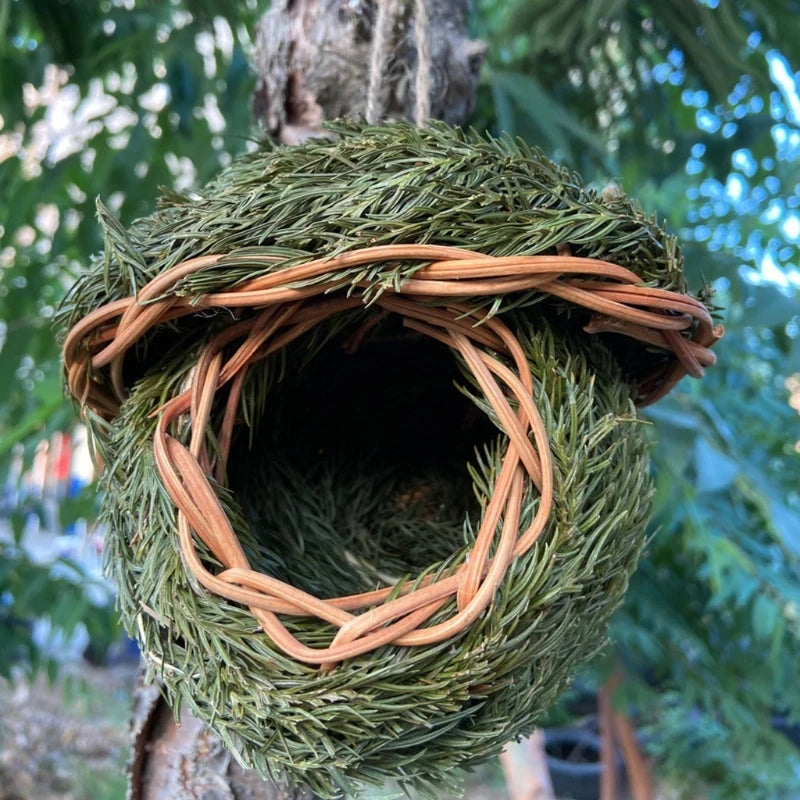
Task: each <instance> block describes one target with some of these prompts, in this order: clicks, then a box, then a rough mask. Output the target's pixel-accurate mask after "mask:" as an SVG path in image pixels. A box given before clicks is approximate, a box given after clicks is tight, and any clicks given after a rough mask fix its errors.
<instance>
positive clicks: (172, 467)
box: [64, 244, 723, 666]
mask: <svg viewBox="0 0 800 800" xmlns="http://www.w3.org/2000/svg"><path fill="white" fill-rule="evenodd" d="M225 258H226V257H225V256H222V255H208V256H200V257H197V258H192V259H190V260H188V261H185V262H183V263H181V264H179V265H177V266H175V267H173V268H171V269H169V270H166V271H165V272H163V273H162V274H160V275H159V276H158V277H156V278H154V279H153V280H152V281H150V283H148V284H147V285H146V286H145V287H143V288H142V289H141V291H140V292H139V293H138V295H137V296H135V297H128V298H125V299H122V300H117V301H115V302H112V303H109V304H107V305H105V306H103V307H101V308H99V309H97V310H95V311H93V312H92V313H90V314H88V315H87V316H86V317H84V318H83V319H82V320H80V321H79V322H78V323H77V324H76V325H75V326H74V327H73V328H72V329H71V330H70V332H69V334H68V336H67V339H66V342H65V345H64V363H65V368H66V372H67V380H68V385H69V389H70V391H71V393H72V394H73V396H74V397H75V398H76V399H77V400H78V401H79V402H80V403H81V405H82V406H83V407H88V408H90V409H92V410H93V411H94V412H95V413H98V414H99V415H101V416H103V417H104V418H106V419H113V417H115V416H116V414H117V413H118V411H119V408H120V404H121V402H122V401H123V400H124V397H125V394H126V392H125V387H124V385H123V378H122V366H123V360H124V357H125V353H126V352H127V351H128V350H129V349H130V348H131V347H132V346H133V345H134V344H135V343H136V342H137V341H139V340H140V339H141V338H142V337H143V336H144V335H145V334H146V333H147V332H148V331H150V330H151V329H152V328H154V327H155V326H157V325H160V324H161V323H163V322H166V321H168V320H174V319H177V318H179V317H183V316H187V315H191V314H195V313H197V312H198V311H202V310H204V309H210V308H225V309H229V310H233V311H241V310H242V309H253V310H255V313H254V314H253V315H252V316H249V317H247V318H246V319H239V320H238V321H234V322H233V323H232V324H231V325H230V326H229V327H228V328H226V329H225V330H224V331H223V332H222V333H220V334H218V335H217V336H215V337H214V338H213V339H211V341H209V342H208V343H207V344H206V345H205V347H204V349H203V350H202V352H201V354H200V356H199V357H198V360H197V363H196V365H195V367H194V371H193V375H192V379H191V386H190V388H188V389H187V390H186V391H184V392H182V393H181V394H179V395H177V396H175V397H173V398H172V399H170V400H169V401H167V402H166V403H165V404H164V405H163V406H162V407H161V408H159V409H157V410H156V411H155V412H154V415H157V416H158V423H157V426H156V430H155V435H154V439H153V449H154V454H155V460H156V465H157V468H158V471H159V474H160V476H161V479H162V480H163V482H164V486H165V487H166V490H167V492H168V494H169V496H170V497H171V499H172V501H173V502H174V504H175V506H176V509H177V519H178V533H179V542H180V547H181V551H182V553H183V557H184V563H185V564H186V565H187V567H188V568H189V570H191V572H192V574H193V575H194V576H195V578H196V579H197V581H198V582H199V583H200V584H201V585H202V586H204V587H205V588H206V589H208V590H209V591H211V592H213V593H215V594H217V595H220V596H222V597H225V598H227V599H228V600H233V601H235V602H239V603H243V604H245V605H247V606H248V607H249V608H250V610H251V611H252V613H253V615H254V616H255V617H256V619H257V620H258V623H259V624H260V626H261V628H262V629H263V631H264V632H265V633H266V634H267V635H268V636H269V637H270V638H271V639H272V641H273V642H274V643H275V644H276V645H277V646H278V647H279V648H281V649H282V650H283V651H284V652H285V653H286V654H288V655H289V656H291V657H293V658H295V659H297V660H298V661H302V662H305V663H309V664H320V665H329V666H330V665H333V664H335V663H337V662H339V661H342V660H343V659H347V658H351V657H353V656H356V655H359V654H361V653H366V652H368V651H370V650H373V649H375V648H377V647H379V646H381V645H384V644H389V643H391V644H394V645H400V646H418V645H428V644H433V643H436V642H441V641H443V640H445V639H448V638H450V637H453V636H455V635H457V634H458V633H460V632H462V631H463V630H465V629H466V628H467V627H468V626H469V625H470V624H471V623H472V622H473V621H474V620H475V619H476V618H477V617H478V616H480V614H481V613H482V612H483V611H484V610H485V609H486V608H487V606H488V605H489V604H490V603H491V601H492V598H493V595H494V592H495V590H496V588H497V587H498V585H499V584H500V582H501V581H502V579H503V577H504V575H505V573H506V571H507V569H508V567H509V565H510V563H511V562H512V561H513V559H515V558H516V557H518V556H521V555H522V554H524V553H525V552H527V551H528V550H529V549H530V548H531V546H532V545H533V544H534V542H535V541H536V539H537V538H538V536H539V535H540V534H541V532H542V530H543V529H544V527H545V524H546V522H547V519H548V516H549V514H550V511H551V508H552V504H553V467H552V458H551V454H550V447H549V443H548V437H547V432H546V430H545V428H544V424H543V422H542V418H541V416H540V414H539V412H538V410H537V408H536V405H535V403H534V399H533V398H534V389H533V382H532V379H531V375H530V370H529V368H528V363H527V359H526V357H525V353H524V352H523V349H522V347H521V345H520V344H519V342H518V341H517V338H516V337H515V336H514V334H513V333H512V332H511V330H509V328H508V327H507V326H506V325H505V324H503V322H501V321H500V320H499V319H498V318H496V317H491V316H488V315H487V314H486V313H485V312H476V311H475V310H474V309H470V308H469V307H468V306H466V305H464V304H463V303H458V302H452V303H450V302H449V298H454V299H455V298H465V297H478V296H500V295H504V294H506V293H509V292H518V291H524V290H531V289H535V290H537V291H539V292H542V293H547V294H550V295H553V296H554V297H558V298H561V299H562V300H567V301H570V302H572V303H574V304H576V305H578V306H582V307H584V308H587V309H590V310H592V311H593V312H595V313H594V315H593V317H592V319H591V321H590V322H589V323H588V324H587V325H586V326H585V328H584V330H586V331H587V332H589V333H600V332H608V331H610V332H614V333H620V334H624V335H626V336H629V337H632V338H634V339H637V340H639V341H641V342H644V343H646V344H648V345H652V346H656V347H659V348H663V349H665V350H669V351H672V353H674V355H675V361H674V362H673V363H671V364H669V365H668V366H666V367H661V368H659V370H658V371H657V372H656V373H654V374H653V375H650V376H648V377H647V378H646V379H645V380H644V381H642V382H641V383H640V385H639V392H640V396H639V402H640V404H642V405H644V404H647V403H651V402H654V401H655V400H657V399H659V398H660V397H662V396H664V395H665V394H666V393H667V392H668V391H669V390H670V389H671V388H672V386H674V385H675V383H676V382H677V381H678V380H679V379H680V378H681V377H683V375H685V374H690V375H693V376H695V377H701V376H702V375H703V369H704V367H706V366H710V365H712V364H714V362H715V360H716V359H715V356H714V354H713V353H712V351H711V350H710V347H711V346H712V345H713V344H714V342H715V341H716V340H717V339H719V337H720V336H721V335H722V333H723V331H722V328H721V327H720V326H716V327H715V326H714V324H713V321H712V319H711V316H710V315H709V313H708V311H707V310H706V308H705V306H704V305H703V304H702V303H701V302H700V301H699V300H696V299H694V298H692V297H690V296H688V295H684V294H680V293H678V292H673V291H667V290H664V289H657V288H651V287H645V286H641V285H640V283H641V280H640V278H639V277H638V276H637V275H636V274H635V273H633V272H631V271H630V270H628V269H626V268H624V267H620V266H617V265H615V264H611V263H609V262H607V261H601V260H596V259H589V258H577V257H573V256H571V255H570V254H569V249H568V248H567V247H564V248H560V249H559V254H558V255H554V256H507V257H494V256H485V255H480V254H476V253H474V252H472V251H469V250H464V249H461V248H455V247H444V246H437V245H413V244H411V245H387V246H382V247H367V248H363V249H358V250H353V251H350V252H346V253H343V254H340V255H337V256H335V257H332V258H319V259H315V260H313V261H310V262H308V263H305V264H301V265H298V266H292V267H287V268H285V269H279V270H277V271H275V272H272V273H270V274H268V275H264V276H262V277H259V278H256V279H254V280H251V281H248V282H246V283H243V284H241V285H239V286H236V287H233V288H231V289H230V290H229V291H226V292H216V293H212V294H206V295H202V296H199V297H180V296H174V295H172V296H170V295H169V294H168V293H169V292H170V290H171V289H172V288H173V287H174V286H175V284H176V282H177V281H178V280H180V279H181V278H183V277H185V276H186V275H189V274H191V273H193V272H196V271H198V270H202V269H204V268H208V267H210V266H212V265H217V264H219V263H220V262H223V261H224V259H225ZM248 258H252V259H254V260H255V261H261V262H263V263H264V264H265V265H266V264H270V263H276V262H280V261H281V260H282V259H281V258H280V257H275V256H267V255H264V256H258V255H256V256H252V255H248ZM384 261H425V262H430V263H428V264H426V265H425V266H422V267H421V268H420V269H418V270H417V271H416V272H415V274H414V277H413V278H410V279H408V280H407V281H405V282H404V283H403V284H402V285H399V286H386V287H382V288H383V292H382V294H380V295H379V296H378V297H377V298H376V299H374V300H372V301H371V302H372V303H373V304H374V305H376V306H378V307H380V308H381V309H383V310H384V311H385V312H386V313H394V314H399V315H401V316H402V318H403V320H404V324H405V325H406V326H407V327H409V328H411V329H413V330H415V331H418V332H420V333H422V334H424V335H426V336H429V337H431V338H433V339H436V340H438V341H440V342H443V343H444V344H446V345H448V346H449V347H450V348H451V349H452V350H454V351H455V352H457V353H459V354H460V355H461V356H462V358H463V360H464V362H465V364H466V366H467V368H468V369H469V370H470V371H471V372H472V375H473V376H474V378H475V381H476V382H477V384H478V386H479V387H480V388H481V391H482V392H483V394H484V396H485V399H486V400H487V402H488V403H489V404H490V405H491V407H492V409H493V410H494V412H495V413H496V415H497V418H498V420H499V421H500V423H501V424H502V426H503V429H504V433H505V435H506V437H507V440H508V442H507V447H506V450H505V453H504V456H503V460H502V466H501V469H500V471H499V473H498V477H497V480H496V483H495V486H494V491H493V494H492V497H491V499H490V501H489V503H488V504H487V506H486V509H485V512H484V515H483V519H482V520H481V523H480V526H479V529H478V532H477V535H476V537H475V542H474V544H473V546H472V549H471V550H470V552H469V554H468V556H467V558H466V559H465V561H464V563H463V564H461V565H460V566H459V567H458V568H457V569H455V570H454V571H453V572H452V573H451V574H449V575H448V576H447V577H443V578H440V579H438V580H437V579H432V578H430V577H428V578H425V579H423V580H419V581H417V582H416V583H414V582H411V583H409V584H405V585H403V586H402V587H400V588H399V589H398V587H387V588H384V589H380V590H378V591H373V592H366V593H363V594H357V595H350V596H346V597H337V598H328V599H319V598H317V597H315V596H313V595H311V594H309V593H307V592H303V591H301V590H299V589H297V588H295V587H293V586H290V585H288V584H286V583H284V582H282V581H280V580H277V579H275V578H272V577H269V576H267V575H263V574H261V573H258V572H256V571H254V570H253V569H252V568H251V566H250V564H249V562H248V560H247V557H246V556H245V553H244V551H243V549H242V547H241V545H240V543H239V541H238V539H237V537H236V534H235V532H234V530H233V527H232V526H231V523H230V521H229V520H228V518H227V516H226V514H225V512H224V510H223V508H222V505H221V503H220V501H219V499H218V497H217V495H216V493H215V491H214V489H213V487H212V485H211V482H210V480H209V476H211V475H213V476H214V477H215V479H216V481H217V482H218V483H220V484H221V483H223V481H224V476H225V475H226V462H227V459H228V455H229V452H230V447H231V440H232V436H233V430H234V427H235V425H236V415H237V410H238V405H239V400H240V396H241V392H242V387H243V384H244V380H245V376H246V375H247V371H248V369H249V368H250V367H251V366H252V365H253V364H255V363H256V362H258V361H259V360H262V359H264V358H267V357H268V356H269V355H271V354H273V353H275V352H277V351H279V350H280V349H282V348H284V347H286V346H287V345H288V344H290V343H291V342H293V341H294V340H296V339H297V338H298V337H300V336H302V335H303V334H304V333H306V332H307V331H309V330H310V329H312V328H313V327H315V326H316V325H319V324H320V323H321V322H322V321H323V320H325V319H327V318H328V317H330V316H332V315H334V314H337V313H339V312H341V311H344V310H347V309H352V308H356V307H358V306H360V305H362V304H363V303H364V302H365V299H364V296H363V292H364V291H365V290H367V289H370V288H374V286H371V285H370V283H369V282H368V281H364V282H361V283H356V284H355V286H354V287H353V291H351V292H349V293H348V295H347V296H346V297H341V296H338V297H336V296H331V295H330V294H327V295H326V293H330V291H331V290H332V289H335V288H337V287H340V286H341V282H339V283H337V281H336V277H337V273H338V272H340V271H342V270H346V269H349V268H352V267H354V266H359V265H365V264H375V263H379V262H384ZM566 276H582V277H566ZM315 278H320V279H321V280H320V282H318V283H314V285H312V286H305V287H303V288H293V284H296V283H297V282H298V281H308V280H310V279H315ZM165 295H166V296H165ZM432 302H438V303H442V302H443V303H444V304H445V305H439V306H433V305H431V303H432ZM368 324H369V323H368ZM687 329H691V338H686V337H685V336H684V335H682V334H681V331H686V330H687ZM364 332H365V331H364ZM501 358H503V359H504V360H501ZM507 363H513V365H514V368H513V369H512V368H510V367H509V366H507ZM103 368H107V369H108V373H109V375H110V383H111V390H109V389H108V388H106V387H105V386H104V385H103V383H101V382H100V380H99V378H98V370H101V369H103ZM227 385H229V390H228V396H227V399H226V400H225V410H224V414H223V415H222V421H221V423H220V427H219V430H218V431H215V432H214V433H215V435H216V441H217V446H216V447H215V448H212V447H210V446H209V437H208V435H207V427H208V425H209V421H210V419H211V413H212V409H213V407H214V403H215V400H216V397H217V393H218V392H219V391H220V390H221V389H222V388H223V387H225V386H227ZM510 399H511V400H512V401H516V404H517V408H516V410H515V409H514V408H513V407H512V404H511V402H509V400H510ZM187 415H188V417H187ZM179 419H181V421H182V422H183V423H186V422H188V426H189V429H190V430H191V436H190V440H189V446H188V448H187V447H186V446H184V445H183V444H181V442H179V441H178V440H177V439H176V438H175V437H174V436H172V435H170V433H169V432H168V431H169V429H170V425H172V423H174V422H176V421H177V420H179ZM526 478H527V479H529V480H530V481H531V482H532V483H533V484H534V485H535V487H536V489H537V490H538V491H539V493H540V498H541V499H540V503H539V507H538V509H537V512H536V515H535V517H534V519H533V521H532V522H531V524H530V525H529V526H528V528H527V529H526V530H524V531H521V532H520V531H519V530H518V527H519V520H520V516H521V507H522V502H523V496H524V487H525V480H526ZM498 526H500V535H499V538H498V540H497V543H496V545H495V546H494V555H493V556H492V557H491V558H490V553H491V551H492V546H493V544H494V541H495V537H496V535H497V530H498ZM194 534H196V535H197V536H198V537H199V538H200V539H201V540H202V541H203V542H204V543H205V545H206V546H207V547H208V549H209V551H210V552H211V553H212V554H213V556H214V557H215V558H216V559H217V560H218V561H219V562H220V564H222V566H223V568H224V569H223V570H222V571H221V572H219V574H213V573H212V572H210V571H209V570H208V569H207V568H206V566H205V565H204V564H203V562H202V560H201V558H200V556H199V555H198V554H197V551H196V549H195V543H194ZM453 596H455V598H456V612H455V613H454V614H453V615H452V616H451V617H450V618H449V619H447V620H445V621H443V622H440V623H438V624H436V625H432V626H430V627H423V626H424V625H425V623H426V622H427V621H428V620H429V619H430V618H431V616H432V615H433V614H434V613H436V611H438V610H439V609H440V608H441V607H442V606H443V605H444V604H445V602H447V600H448V599H450V598H451V597H453ZM356 611H361V612H362V613H359V614H356V613H353V612H356ZM279 614H283V615H301V616H314V617H317V618H319V619H320V620H324V621H325V622H328V623H331V624H332V625H334V626H336V627H338V632H337V634H336V636H335V637H334V638H333V641H332V642H331V644H330V645H329V646H328V647H324V648H312V647H308V646H306V645H304V644H302V643H301V642H300V641H298V640H297V639H296V638H295V637H294V636H293V635H292V634H291V633H290V632H289V630H288V629H287V628H286V627H285V626H284V624H283V623H282V622H281V620H280V618H279V616H278V615H279Z"/></svg>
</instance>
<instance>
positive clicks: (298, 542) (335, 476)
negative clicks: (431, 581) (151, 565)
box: [229, 316, 499, 596]
mask: <svg viewBox="0 0 800 800" xmlns="http://www.w3.org/2000/svg"><path fill="white" fill-rule="evenodd" d="M299 344H300V345H301V346H302V342H301V343H299ZM269 366H270V365H269V364H266V365H265V367H264V368H267V369H269ZM256 368H258V367H256ZM464 383H465V380H464V377H463V375H462V373H461V372H460V369H459V366H458V363H457V361H456V358H455V356H454V354H453V353H452V351H451V350H450V349H449V348H447V347H446V346H444V345H442V344H440V343H438V342H436V341H434V340H432V339H430V338H428V337H423V336H421V335H419V334H416V333H414V332H411V331H407V330H404V329H403V328H402V322H401V320H399V319H398V318H396V317H394V316H392V317H389V318H388V319H386V320H384V321H383V322H382V323H381V325H379V326H378V327H376V328H375V329H374V330H373V331H372V332H371V334H370V335H369V336H367V337H366V338H365V339H364V341H362V342H360V343H359V344H358V346H357V348H355V349H354V348H353V330H352V329H346V330H345V331H344V332H342V333H341V334H339V335H338V336H336V337H334V338H333V339H332V340H331V341H329V342H328V343H327V344H326V345H325V346H324V347H323V348H322V349H321V350H320V351H319V352H317V353H316V355H315V356H314V358H313V359H312V360H311V362H310V363H309V364H308V365H307V366H306V367H305V368H303V369H301V370H299V371H298V370H296V369H290V370H287V373H286V374H285V375H284V376H283V379H282V380H281V381H280V382H278V383H276V384H275V385H274V386H273V387H272V389H271V390H270V393H269V396H268V401H267V406H266V409H265V411H264V413H263V414H262V416H261V417H260V419H259V420H258V421H257V424H256V430H255V432H254V435H253V437H252V443H251V441H250V439H249V437H247V436H246V435H242V436H240V438H239V439H238V441H236V442H235V444H234V449H233V451H232V453H231V458H230V459H229V465H231V474H230V488H231V489H232V490H233V492H234V495H235V496H236V497H237V498H238V499H239V501H240V502H241V503H242V506H243V509H244V512H245V516H246V518H247V521H248V523H249V525H250V528H251V531H252V532H253V533H254V535H255V537H256V538H257V540H258V541H259V543H260V544H261V545H262V546H263V547H264V548H265V550H266V551H268V552H269V554H270V556H271V559H274V560H275V561H276V563H275V564H274V565H264V566H265V567H266V571H268V572H270V573H271V574H273V576H274V577H277V578H280V579H281V580H284V581H286V582H287V583H290V584H292V585H294V586H297V587H298V588H301V589H304V590H305V591H309V592H313V593H316V594H318V595H321V596H336V595H341V594H351V593H357V592H363V591H369V590H371V589H374V588H376V587H377V586H379V585H380V586H384V585H389V584H393V583H395V582H396V581H397V580H398V579H399V578H402V577H403V576H404V575H408V574H412V575H413V574H417V573H419V572H420V571H421V570H423V569H425V568H427V567H429V566H430V565H431V564H433V563H435V562H439V561H442V560H444V559H446V558H448V557H450V556H452V555H453V554H454V553H456V552H457V551H458V550H459V549H460V548H461V547H462V546H463V545H464V543H465V530H464V524H465V520H467V519H469V520H472V521H475V520H478V519H479V518H480V508H479V506H478V503H477V500H476V498H475V494H474V490H473V486H472V479H471V477H470V475H469V472H468V468H467V464H468V462H470V461H471V460H473V459H474V456H475V452H476V449H482V448H483V446H484V445H486V444H488V443H489V442H491V441H492V440H493V439H495V438H496V437H497V436H498V433H499V432H498V430H497V428H495V427H494V426H493V425H492V423H491V422H490V421H489V419H488V417H487V416H486V415H485V414H484V413H483V412H482V411H481V410H480V409H478V408H477V407H476V406H475V404H474V403H473V402H472V400H471V399H470V398H469V397H467V396H465V395H464V394H463V393H462V392H461V391H459V389H458V388H457V385H464ZM243 433H244V432H243ZM290 493H291V496H292V502H291V503H290V502H289V494H290ZM298 493H300V494H301V496H302V498H303V501H302V502H300V503H297V501H296V499H295V498H296V497H297V494H298ZM290 506H291V509H290Z"/></svg>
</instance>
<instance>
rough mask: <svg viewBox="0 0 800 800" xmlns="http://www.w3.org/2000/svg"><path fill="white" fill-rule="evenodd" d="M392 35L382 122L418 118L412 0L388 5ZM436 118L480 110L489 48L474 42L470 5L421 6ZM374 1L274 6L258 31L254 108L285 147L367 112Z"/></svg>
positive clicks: (291, 1) (295, 0)
mask: <svg viewBox="0 0 800 800" xmlns="http://www.w3.org/2000/svg"><path fill="white" fill-rule="evenodd" d="M385 2H386V9H387V10H386V13H387V14H388V15H389V17H388V19H389V23H390V29H389V31H388V34H387V37H386V39H385V46H384V48H383V49H384V51H385V53H384V54H385V56H386V57H385V59H384V60H383V63H384V69H383V70H382V71H381V77H380V80H379V85H380V90H381V91H380V95H381V103H380V110H381V112H382V113H381V114H379V116H380V117H384V116H390V117H405V118H407V119H414V105H415V102H416V92H415V81H414V76H415V74H416V70H417V45H416V41H415V34H414V3H413V2H412V0H385ZM424 2H425V5H426V7H427V10H428V18H429V25H428V26H427V29H426V35H427V39H428V42H429V45H430V71H429V72H428V79H429V89H430V91H429V99H430V116H431V117H433V118H435V119H442V120H444V121H445V122H448V123H450V124H451V125H460V124H462V123H464V122H465V121H466V119H467V117H469V115H470V113H471V112H472V109H473V107H474V104H475V93H476V90H477V86H478V71H479V70H480V66H481V62H482V59H483V53H484V49H485V47H484V44H483V43H482V42H479V41H475V40H472V39H470V38H469V37H468V36H467V16H468V13H469V6H470V2H469V0H424ZM377 7H378V3H377V2H376V0H350V1H349V2H347V1H346V0H275V2H274V3H273V4H272V8H271V9H270V11H269V12H267V14H265V15H264V17H263V18H262V20H261V22H260V23H259V25H258V29H257V31H256V48H255V55H254V59H253V60H254V66H255V68H256V72H257V74H258V83H257V86H256V91H255V95H254V97H253V112H254V114H255V116H256V118H257V119H258V120H259V121H260V122H261V124H262V125H263V127H264V128H265V129H266V130H267V131H268V132H269V133H270V134H271V135H273V136H274V137H275V138H277V139H280V140H281V141H282V142H284V143H285V144H295V143H297V142H298V141H302V140H303V139H304V138H306V137H308V136H310V135H315V134H318V133H319V130H320V125H321V123H322V122H323V121H324V120H326V119H335V118H337V117H350V118H353V119H357V118H359V117H363V116H365V115H366V110H367V95H368V87H369V84H370V70H371V68H372V63H371V57H372V53H371V48H372V41H373V33H374V32H375V28H376V20H377Z"/></svg>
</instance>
